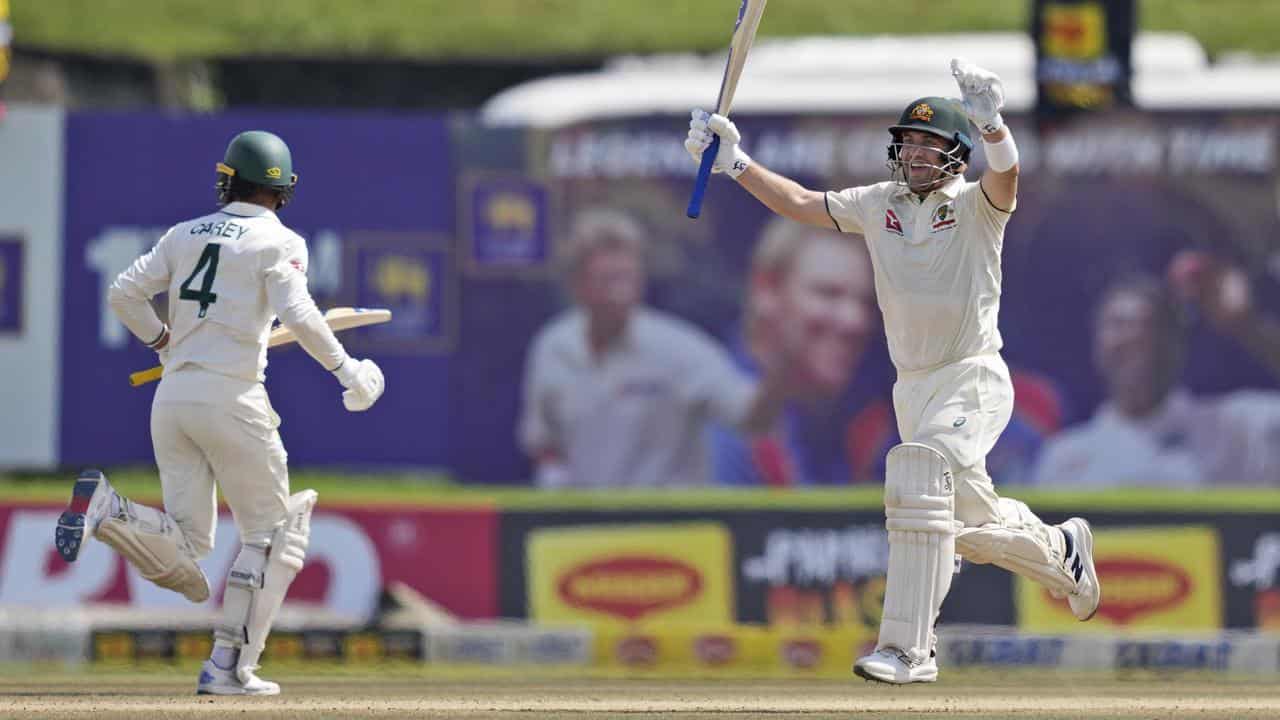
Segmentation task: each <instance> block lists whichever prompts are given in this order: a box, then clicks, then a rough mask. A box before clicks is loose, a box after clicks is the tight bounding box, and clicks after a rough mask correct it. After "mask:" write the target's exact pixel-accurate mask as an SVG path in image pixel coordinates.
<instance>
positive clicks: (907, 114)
mask: <svg viewBox="0 0 1280 720" xmlns="http://www.w3.org/2000/svg"><path fill="white" fill-rule="evenodd" d="M905 130H920V131H922V132H926V133H929V134H930V135H937V136H938V137H940V138H944V139H946V140H950V141H951V142H952V145H951V147H950V148H949V149H948V150H946V151H944V154H945V155H946V156H947V158H948V160H949V162H948V163H947V165H946V167H945V168H944V169H945V170H946V171H947V172H950V173H952V174H955V173H956V172H957V171H958V165H959V163H968V162H969V155H970V153H972V152H973V137H972V136H970V134H969V132H970V130H969V117H968V116H967V115H965V112H964V106H963V105H961V104H960V101H959V100H955V99H953V98H945V97H922V98H920V99H918V100H913V101H912V102H911V103H910V104H909V105H907V107H906V108H905V109H904V110H903V111H902V115H901V116H900V117H899V118H898V124H896V125H890V126H889V134H890V135H892V136H893V142H891V143H889V169H890V170H891V171H893V173H894V176H895V177H896V176H897V174H898V173H899V172H900V171H901V170H902V163H901V162H899V160H898V152H899V151H900V150H901V149H902V133H903V131H905Z"/></svg>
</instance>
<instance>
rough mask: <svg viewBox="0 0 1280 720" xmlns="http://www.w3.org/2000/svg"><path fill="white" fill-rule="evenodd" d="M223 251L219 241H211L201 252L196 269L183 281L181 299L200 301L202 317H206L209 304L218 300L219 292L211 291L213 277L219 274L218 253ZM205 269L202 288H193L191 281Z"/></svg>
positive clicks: (179, 295)
mask: <svg viewBox="0 0 1280 720" xmlns="http://www.w3.org/2000/svg"><path fill="white" fill-rule="evenodd" d="M221 251H222V246H221V245H219V244H218V243H209V244H208V245H205V246H204V252H202V253H200V261H199V262H197V263H196V269H195V270H192V271H191V276H190V277H188V278H187V279H186V280H185V281H183V283H182V285H181V286H180V287H181V292H179V293H178V298H179V299H181V300H195V301H196V302H198V303H200V317H204V315H205V313H207V312H209V306H210V305H212V304H214V303H216V302H218V294H217V293H215V292H211V291H212V290H213V278H214V276H215V275H217V274H218V253H219V252H221ZM202 270H203V271H204V279H202V280H201V281H200V289H199V290H192V289H191V283H192V282H193V281H195V279H196V276H197V275H199V274H200V272H201V271H202Z"/></svg>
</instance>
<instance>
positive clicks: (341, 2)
mask: <svg viewBox="0 0 1280 720" xmlns="http://www.w3.org/2000/svg"><path fill="white" fill-rule="evenodd" d="M11 6H12V14H13V18H12V21H13V29H14V42H15V44H17V45H18V46H20V47H23V46H25V47H33V48H41V49H48V50H61V51H74V52H84V53H94V54H108V55H120V56H126V57H135V58H144V59H150V60H172V59H190V58H211V57H235V56H246V55H250V56H252V55H257V56H293V57H315V56H321V57H342V56H361V57H401V58H420V59H434V58H449V59H528V58H559V59H564V58H583V57H601V56H606V55H613V54H617V53H646V52H656V51H673V50H674V51H679V50H699V51H706V50H713V49H720V48H722V47H724V46H725V44H726V43H727V41H728V37H729V33H730V30H731V27H732V21H733V17H734V13H735V12H736V10H737V7H738V0H702V1H700V2H694V1H693V0H469V1H467V2H459V1H458V0H360V1H358V2H353V1H352V0H270V1H269V2H262V0H220V2H206V1H205V0H13V1H12V3H11ZM1030 7H1031V1H1030V0H982V1H981V2H979V1H977V0H897V1H896V2H892V3H884V2H881V1H880V0H839V1H838V2H833V1H832V0H774V2H773V3H772V4H771V5H770V6H769V8H768V10H767V12H766V13H765V18H764V22H763V24H762V25H761V28H760V35H761V37H768V36H797V35H845V34H857V35H871V34H885V33H892V34H905V33H926V32H927V33H936V32H974V31H990V30H1025V29H1027V28H1028V26H1029V22H1030V20H1029V17H1030V15H1029V12H1030ZM1138 18H1139V26H1140V27H1141V28H1142V29H1144V30H1177V31H1183V32H1188V33H1190V34H1191V35H1193V36H1195V37H1196V38H1197V39H1198V40H1199V41H1200V42H1201V44H1202V45H1204V46H1205V47H1206V49H1208V50H1209V52H1211V53H1218V52H1222V51H1224V50H1232V49H1239V50H1251V51H1254V52H1262V53H1274V52H1277V51H1280V32H1277V28H1280V2H1275V1H1274V0H1138Z"/></svg>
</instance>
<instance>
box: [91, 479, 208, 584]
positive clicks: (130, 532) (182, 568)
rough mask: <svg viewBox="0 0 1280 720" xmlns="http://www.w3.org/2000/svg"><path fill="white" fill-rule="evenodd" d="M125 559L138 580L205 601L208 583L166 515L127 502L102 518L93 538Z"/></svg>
mask: <svg viewBox="0 0 1280 720" xmlns="http://www.w3.org/2000/svg"><path fill="white" fill-rule="evenodd" d="M93 536H94V537H96V538H97V539H98V540H101V541H102V542H104V543H106V544H107V545H109V546H110V547H112V548H113V549H115V551H116V552H118V553H120V554H121V555H123V556H125V558H127V559H128V560H129V562H130V563H132V564H133V566H134V567H136V568H137V569H138V573H139V574H140V575H142V577H144V578H146V579H147V580H150V581H151V582H153V583H155V584H156V585H159V586H160V587H162V588H166V589H168V590H173V591H174V592H178V593H181V594H182V595H183V596H185V597H186V598H187V599H188V600H190V601H191V602H195V603H199V602H204V601H205V600H208V599H209V580H208V579H207V578H205V576H204V571H203V570H201V569H200V566H199V565H197V564H196V561H195V559H194V557H195V553H194V552H192V550H191V546H190V545H189V544H188V543H187V537H186V535H184V534H183V533H182V529H181V528H179V527H178V524H177V523H175V522H174V521H173V518H171V517H169V514H168V513H166V512H163V511H160V510H157V509H155V508H152V507H147V506H146V505H140V504H138V503H136V502H133V501H132V500H129V499H128V498H124V497H121V498H120V512H119V513H112V514H109V515H107V516H106V517H105V518H103V520H102V522H101V523H99V524H98V527H97V530H95V531H94V534H93Z"/></svg>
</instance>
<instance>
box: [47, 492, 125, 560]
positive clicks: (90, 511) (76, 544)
mask: <svg viewBox="0 0 1280 720" xmlns="http://www.w3.org/2000/svg"><path fill="white" fill-rule="evenodd" d="M115 495H116V491H115V490H113V489H112V488H111V484H110V483H108V482H107V476H106V475H103V474H102V471H101V470H85V471H84V472H82V473H80V477H78V478H76V484H75V485H73V486H72V488H71V503H70V504H68V505H67V509H66V510H65V511H64V512H63V513H62V515H60V516H59V517H58V527H57V529H55V530H54V532H53V538H54V543H55V544H56V545H57V547H58V554H60V555H62V559H63V560H66V561H67V562H75V561H76V558H77V557H79V556H80V548H81V547H83V546H84V537H85V533H88V534H90V535H92V534H93V533H94V532H95V531H96V530H97V529H98V524H99V523H101V522H102V519H103V518H105V517H106V516H107V513H108V512H110V511H111V505H112V502H113V500H114V498H115Z"/></svg>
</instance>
